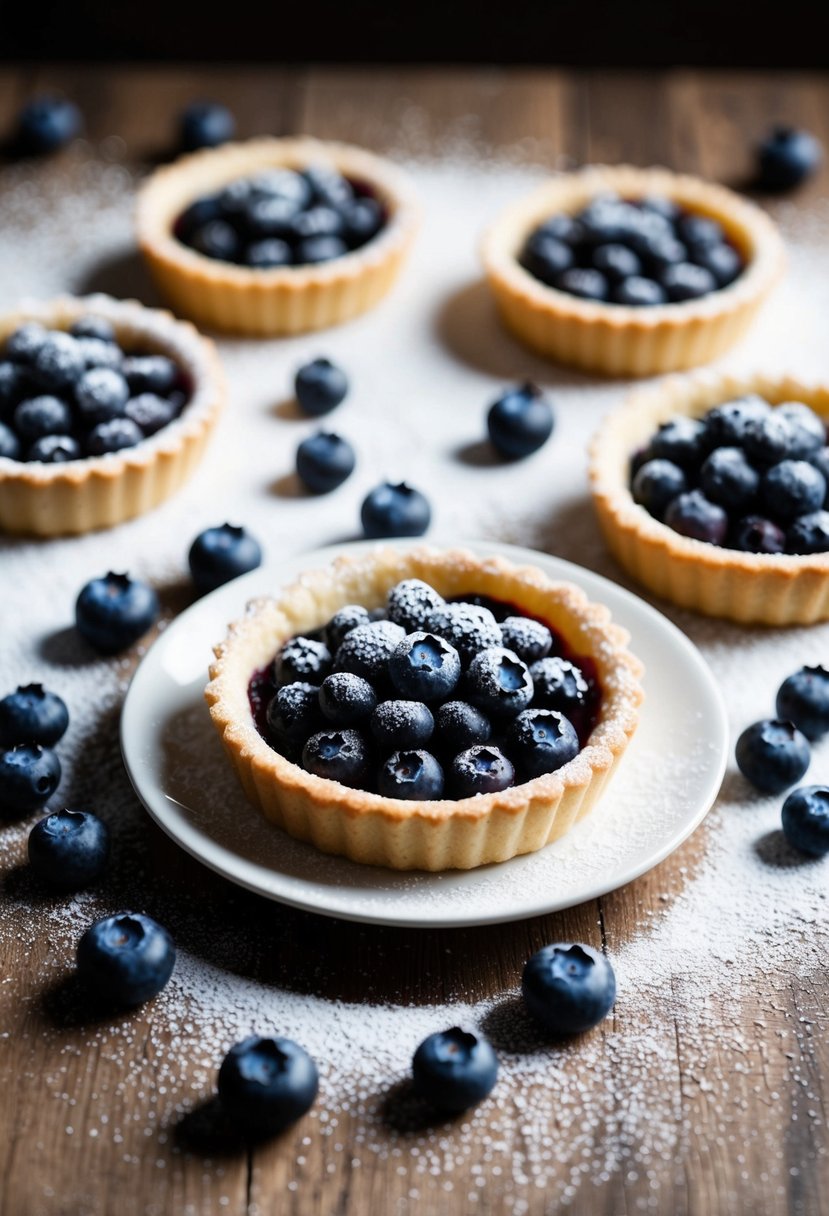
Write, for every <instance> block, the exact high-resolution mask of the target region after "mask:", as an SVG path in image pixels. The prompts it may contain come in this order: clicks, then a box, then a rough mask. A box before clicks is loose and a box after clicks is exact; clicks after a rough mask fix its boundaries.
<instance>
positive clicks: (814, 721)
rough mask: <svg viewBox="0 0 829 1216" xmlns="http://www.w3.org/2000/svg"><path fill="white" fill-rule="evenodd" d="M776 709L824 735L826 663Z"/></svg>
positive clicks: (792, 686)
mask: <svg viewBox="0 0 829 1216" xmlns="http://www.w3.org/2000/svg"><path fill="white" fill-rule="evenodd" d="M1 705H2V702H0V706H1ZM776 709H777V713H778V715H779V716H780V717H781V718H785V719H786V721H787V722H794V724H795V726H796V727H797V728H798V730H800V731H802V732H803V734H804V735H805V736H806V738H807V739H811V740H812V741H813V742H814V741H816V740H818V739H822V738H823V736H824V735H825V734H827V732H829V671H827V670H826V668H825V667H801V668H800V670H799V671H796V672H794V673H793V674H792V675H790V676H787V677H786V679H785V680H784V681H783V683H782V684H781V685H780V688H779V689H778V692H777V704H776Z"/></svg>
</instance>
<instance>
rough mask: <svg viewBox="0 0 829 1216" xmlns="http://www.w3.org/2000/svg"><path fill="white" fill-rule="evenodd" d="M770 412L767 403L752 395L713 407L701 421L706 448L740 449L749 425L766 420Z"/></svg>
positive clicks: (770, 408) (770, 409)
mask: <svg viewBox="0 0 829 1216" xmlns="http://www.w3.org/2000/svg"><path fill="white" fill-rule="evenodd" d="M771 411H772V407H771V406H770V405H769V403H768V401H764V400H763V398H762V397H758V396H757V395H756V394H753V393H750V394H749V395H748V396H746V397H739V398H738V399H737V400H735V401H726V402H724V403H723V404H722V405H715V406H714V408H713V409H710V410H709V411H708V413H707V414H706V415H705V418H704V419H703V425H704V427H705V443H706V446H707V447H709V448H723V447H741V446H742V443H743V439H744V438H745V434H746V430H747V428H748V427H749V425H750V424H752V423H755V422H757V421H761V420H762V419H764V418H768V416H769V415H770V414H771Z"/></svg>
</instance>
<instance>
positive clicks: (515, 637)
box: [501, 616, 553, 666]
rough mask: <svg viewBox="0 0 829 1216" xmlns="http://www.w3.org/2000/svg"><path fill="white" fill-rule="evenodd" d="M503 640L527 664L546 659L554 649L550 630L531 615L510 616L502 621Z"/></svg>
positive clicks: (508, 648)
mask: <svg viewBox="0 0 829 1216" xmlns="http://www.w3.org/2000/svg"><path fill="white" fill-rule="evenodd" d="M501 642H502V645H504V646H506V648H507V650H512V651H514V653H515V654H517V655H518V657H519V659H520V660H521V661H522V663H526V664H527V666H529V665H530V663H535V662H537V661H538V659H545V658H546V657H547V655H548V654H549V653H550V651H551V650H552V649H553V635H552V633H551V632H550V630H549V629H548V628H547V626H546V625H543V624H542V623H541V621H534V620H533V619H532V617H529V616H508V617H506V618H505V619H504V620H503V621H501Z"/></svg>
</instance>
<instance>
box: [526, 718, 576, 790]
mask: <svg viewBox="0 0 829 1216" xmlns="http://www.w3.org/2000/svg"><path fill="white" fill-rule="evenodd" d="M509 739H510V747H511V751H510V755H513V756H514V757H515V759H516V760H517V762H518V767H519V768H520V769H521V770H522V772H523V773H525V774H526V776H527V777H528V778H532V777H540V776H541V775H542V774H543V773H554V772H555V771H556V769H559V768H561V767H562V765H564V764H567V763H568V762H569V761H570V760H573V759H574V758H575V757H576V756H577V755H578V753H579V737H578V735H577V734H576V728H575V727H574V726H573V723H572V722H571V721H570V720H569V719H568V718H565V716H564V714H561V713H558V712H557V711H556V710H553V709H525V710H524V711H523V713H520V714H519V715H518V717H517V718H516V719H515V721H514V722H513V723H512V725H511V727H510V732H509Z"/></svg>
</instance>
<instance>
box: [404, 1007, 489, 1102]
mask: <svg viewBox="0 0 829 1216" xmlns="http://www.w3.org/2000/svg"><path fill="white" fill-rule="evenodd" d="M497 1079H498V1057H497V1056H496V1054H495V1051H494V1049H493V1047H492V1045H491V1044H490V1043H489V1041H488V1040H487V1039H485V1038H483V1036H482V1035H475V1034H471V1033H470V1032H469V1031H468V1030H461V1029H460V1027H458V1026H453V1027H452V1029H451V1030H443V1031H439V1032H438V1033H437V1034H430V1035H429V1037H428V1038H426V1039H424V1040H423V1042H422V1043H421V1044H420V1046H419V1047H418V1049H417V1051H416V1052H415V1053H414V1057H413V1059H412V1085H413V1088H414V1091H415V1093H416V1094H417V1095H418V1097H420V1098H423V1099H424V1100H425V1101H426V1102H429V1103H430V1104H431V1105H432V1106H435V1107H437V1108H438V1109H440V1110H445V1111H449V1112H450V1113H451V1114H461V1113H462V1112H463V1111H465V1110H469V1109H470V1107H472V1106H477V1104H478V1103H479V1102H482V1101H483V1100H484V1098H485V1097H487V1095H488V1094H490V1093H491V1092H492V1090H493V1088H494V1086H495V1082H496V1081H497Z"/></svg>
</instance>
